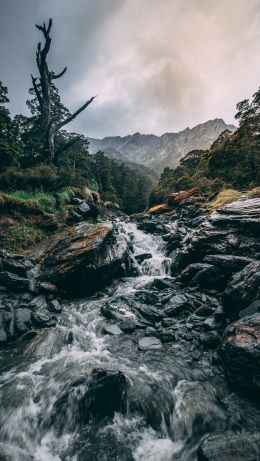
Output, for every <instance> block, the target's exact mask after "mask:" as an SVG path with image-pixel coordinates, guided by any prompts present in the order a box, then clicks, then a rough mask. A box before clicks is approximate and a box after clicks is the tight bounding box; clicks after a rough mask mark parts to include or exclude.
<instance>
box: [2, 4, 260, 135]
mask: <svg viewBox="0 0 260 461" xmlns="http://www.w3.org/2000/svg"><path fill="white" fill-rule="evenodd" d="M0 7H1V9H0V63H1V64H0V65H1V71H0V80H2V81H3V83H4V84H6V85H7V86H8V88H9V97H10V99H11V104H10V109H11V111H12V113H26V106H25V101H26V98H27V95H28V88H29V87H30V74H31V73H32V72H33V73H34V74H36V68H35V49H36V45H37V42H38V41H39V40H40V39H41V34H40V32H39V31H38V30H37V29H36V28H35V27H34V24H35V23H41V22H42V21H43V20H47V19H48V18H49V17H52V18H53V21H54V23H53V31H52V36H53V42H52V49H51V53H50V67H51V68H52V69H53V70H55V71H57V72H58V71H60V70H61V69H62V68H63V67H64V66H65V65H68V71H67V73H66V74H65V76H64V77H63V78H62V79H61V80H59V81H58V83H59V88H60V93H61V96H62V99H63V102H64V103H65V105H66V106H67V107H68V108H69V109H70V110H73V109H76V108H77V106H78V105H80V104H82V103H83V102H84V101H85V100H86V99H88V98H90V97H91V96H93V95H96V94H97V95H98V98H97V99H96V100H95V101H94V103H93V104H92V105H91V106H90V107H89V109H87V110H86V111H85V112H83V113H82V114H81V115H80V116H79V117H78V118H77V119H76V121H75V122H73V124H71V125H70V126H68V128H69V127H70V129H71V130H74V131H78V132H82V133H84V134H86V135H87V136H94V137H103V136H107V135H124V134H129V133H134V132H136V131H139V132H142V133H155V134H162V133H164V132H167V131H179V130H181V129H184V128H185V127H187V126H190V127H191V126H194V125H196V124H198V123H202V122H204V121H206V120H208V119H212V118H216V117H220V118H224V120H225V121H226V122H229V123H232V122H233V121H234V119H233V115H234V113H235V105H236V102H237V101H239V100H241V99H244V98H246V97H249V96H251V95H252V93H253V92H254V91H255V90H256V89H257V88H258V86H259V85H260V0H0Z"/></svg>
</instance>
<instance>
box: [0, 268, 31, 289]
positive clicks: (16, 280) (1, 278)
mask: <svg viewBox="0 0 260 461" xmlns="http://www.w3.org/2000/svg"><path fill="white" fill-rule="evenodd" d="M0 283H1V284H2V285H4V286H5V287H7V288H8V289H10V290H13V291H28V290H29V287H30V283H29V280H28V279H27V278H25V277H21V276H19V275H17V274H14V273H12V272H7V271H2V272H0Z"/></svg>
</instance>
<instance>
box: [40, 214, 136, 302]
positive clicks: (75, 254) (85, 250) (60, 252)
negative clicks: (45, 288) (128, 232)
mask: <svg viewBox="0 0 260 461" xmlns="http://www.w3.org/2000/svg"><path fill="white" fill-rule="evenodd" d="M40 251H41V264H40V271H41V276H40V278H41V280H43V281H50V282H52V283H55V285H57V286H58V287H59V288H62V289H63V290H64V291H66V292H69V293H73V294H74V295H77V294H83V293H88V292H91V291H93V290H94V289H95V287H97V286H98V287H100V286H102V283H104V282H105V281H108V280H110V279H111V278H112V277H113V276H115V275H116V274H117V273H118V272H119V271H120V269H121V266H122V263H123V262H124V261H125V259H126V257H127V246H126V243H124V242H122V241H118V240H116V239H115V238H114V231H113V226H112V225H111V224H96V225H93V224H88V223H81V224H78V225H77V226H74V227H72V228H69V229H68V230H66V231H65V232H64V233H62V234H59V235H58V236H57V237H56V238H55V239H54V241H53V242H51V243H50V244H48V242H47V244H46V246H44V245H41V250H40Z"/></svg>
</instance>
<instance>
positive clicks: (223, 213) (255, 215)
mask: <svg viewBox="0 0 260 461" xmlns="http://www.w3.org/2000/svg"><path fill="white" fill-rule="evenodd" d="M211 222H213V223H214V224H217V225H218V226H223V227H226V226H233V227H235V226H236V225H238V226H241V227H242V226H243V227H245V228H246V229H247V230H249V229H250V230H252V231H257V230H258V231H259V230H260V200H259V198H254V199H249V200H248V199H245V200H237V201H235V202H232V203H229V204H228V205H225V206H223V207H222V208H220V209H219V210H218V211H217V212H215V213H212V215H211Z"/></svg>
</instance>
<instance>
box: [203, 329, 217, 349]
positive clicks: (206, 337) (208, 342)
mask: <svg viewBox="0 0 260 461" xmlns="http://www.w3.org/2000/svg"><path fill="white" fill-rule="evenodd" d="M199 342H200V344H201V345H202V346H203V347H204V348H205V349H213V348H214V347H216V346H217V345H218V344H219V342H220V337H219V335H218V334H217V333H216V332H215V331H210V332H208V333H203V334H201V335H200V336H199Z"/></svg>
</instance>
